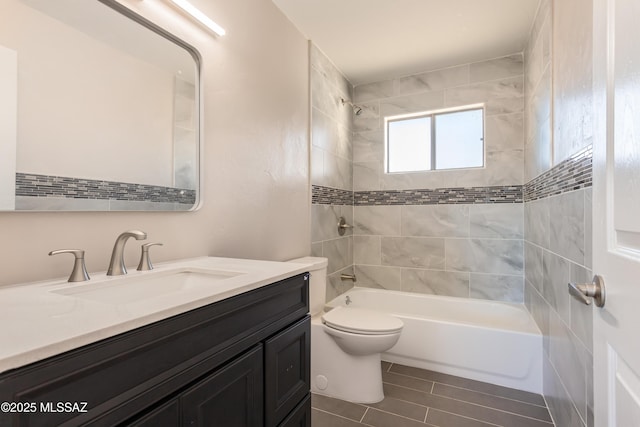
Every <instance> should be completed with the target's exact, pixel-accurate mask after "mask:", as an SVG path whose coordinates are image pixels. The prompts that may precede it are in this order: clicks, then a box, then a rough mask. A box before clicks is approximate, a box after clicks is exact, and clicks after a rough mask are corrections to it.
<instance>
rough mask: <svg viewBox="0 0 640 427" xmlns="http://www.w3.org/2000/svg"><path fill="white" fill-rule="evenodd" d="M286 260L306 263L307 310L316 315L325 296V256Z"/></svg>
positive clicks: (321, 307)
mask: <svg viewBox="0 0 640 427" xmlns="http://www.w3.org/2000/svg"><path fill="white" fill-rule="evenodd" d="M288 262H295V263H296V264H306V265H307V266H308V269H307V271H309V276H310V277H309V312H310V313H311V315H312V316H313V315H316V314H318V313H320V312H321V311H322V309H323V308H324V303H325V298H326V296H327V264H328V261H327V259H326V258H320V257H310V256H309V257H303V258H296V259H292V260H291V261H288Z"/></svg>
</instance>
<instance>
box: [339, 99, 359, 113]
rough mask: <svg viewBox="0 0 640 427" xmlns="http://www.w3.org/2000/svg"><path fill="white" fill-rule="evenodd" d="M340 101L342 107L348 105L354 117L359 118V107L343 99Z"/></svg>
mask: <svg viewBox="0 0 640 427" xmlns="http://www.w3.org/2000/svg"><path fill="white" fill-rule="evenodd" d="M340 101H341V102H342V105H344V104H349V105H350V106H351V108H352V109H353V113H354V114H355V115H356V116H359V115H360V114H362V111H363V110H362V107H360V106H359V105H356V104H354V103H353V102H351V101H349V100H348V99H344V98H340Z"/></svg>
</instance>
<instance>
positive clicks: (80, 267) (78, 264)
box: [49, 249, 90, 282]
mask: <svg viewBox="0 0 640 427" xmlns="http://www.w3.org/2000/svg"><path fill="white" fill-rule="evenodd" d="M58 254H73V255H74V256H75V257H76V260H75V262H74V263H73V270H72V271H71V275H70V276H69V280H67V281H68V282H86V281H87V280H89V279H90V277H89V273H87V268H86V267H85V265H84V251H83V250H82V249H58V250H55V251H51V252H49V256H52V255H58Z"/></svg>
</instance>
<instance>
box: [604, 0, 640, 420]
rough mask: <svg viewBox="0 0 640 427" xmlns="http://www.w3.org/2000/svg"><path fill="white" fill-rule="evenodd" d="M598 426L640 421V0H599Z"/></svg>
mask: <svg viewBox="0 0 640 427" xmlns="http://www.w3.org/2000/svg"><path fill="white" fill-rule="evenodd" d="M593 40H594V68H593V69H594V97H595V98H594V100H595V104H594V105H595V115H594V121H595V128H594V130H595V133H594V146H593V148H594V159H593V172H594V178H593V182H594V187H593V202H594V203H593V209H594V210H593V215H594V221H593V233H594V237H593V268H594V272H595V273H596V274H599V275H601V276H602V277H603V278H604V282H605V285H606V290H607V295H606V302H605V306H604V307H603V308H596V309H595V311H594V393H595V396H594V397H595V402H594V404H595V405H594V414H595V415H594V416H595V425H596V427H638V426H640V1H639V0H594V39H593Z"/></svg>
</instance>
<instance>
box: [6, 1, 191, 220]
mask: <svg viewBox="0 0 640 427" xmlns="http://www.w3.org/2000/svg"><path fill="white" fill-rule="evenodd" d="M2 1H3V13H2V14H0V69H4V68H7V67H6V64H9V68H11V67H14V68H15V69H16V70H17V76H18V78H17V79H15V78H13V79H12V80H13V83H10V82H9V83H8V80H7V79H9V78H10V76H11V74H10V73H4V72H3V73H0V80H1V82H0V86H1V87H5V86H7V85H13V86H12V87H13V88H14V89H15V92H16V93H17V94H18V97H17V99H16V100H14V101H11V102H9V101H7V99H8V98H3V100H4V101H7V102H4V101H3V102H0V114H2V117H1V120H0V134H2V135H5V134H7V135H9V134H10V133H11V132H10V129H11V127H13V128H15V129H16V130H17V131H16V132H15V134H17V135H18V137H17V138H13V141H10V138H7V139H5V138H3V139H2V141H0V153H10V152H11V147H8V148H7V147H5V146H4V145H6V144H12V145H13V149H14V150H15V153H16V154H15V156H10V157H11V159H13V160H14V162H13V163H14V165H13V167H14V168H15V172H14V173H10V174H9V176H5V175H6V174H1V175H2V177H4V179H2V177H0V195H2V194H5V193H7V192H8V191H4V189H7V188H10V186H11V185H15V192H12V194H14V195H15V200H8V201H7V200H0V210H12V209H15V210H72V211H86V210H89V211H107V210H164V211H167V210H191V209H194V207H195V206H196V205H197V196H198V184H199V180H200V178H199V160H198V158H199V144H200V142H199V141H200V134H199V130H200V126H199V114H200V111H199V105H200V103H199V97H198V93H199V89H198V85H199V55H198V53H197V51H195V49H193V48H192V47H191V46H189V45H187V44H186V43H184V42H183V41H181V40H179V39H177V38H176V37H175V36H172V35H171V34H169V33H167V32H166V31H164V30H162V29H161V28H159V27H157V26H156V25H154V24H152V23H150V22H148V21H146V20H145V19H144V18H142V17H140V16H138V15H135V14H134V13H133V12H131V11H130V10H129V9H127V8H126V7H124V6H123V5H121V4H120V3H119V2H117V1H115V0H99V1H78V0H56V1H55V2H52V1H50V0H2ZM141 24H142V25H141ZM11 57H14V58H16V57H17V61H13V62H14V64H13V65H11V61H9V59H10V58H11ZM3 64H4V65H5V66H4V67H3ZM5 104H11V105H8V106H5ZM16 106H17V107H16ZM11 108H12V109H13V110H15V111H17V114H15V116H16V117H15V118H14V119H13V120H9V119H8V117H9V116H10V114H5V113H6V111H9V110H10V109H11ZM7 121H9V122H10V123H9V124H8V125H6V123H7ZM3 123H4V124H5V125H4V126H5V127H7V129H8V130H7V129H3V128H2V126H3ZM3 158H4V156H3ZM5 160H7V158H5ZM0 167H2V168H3V170H6V169H5V168H4V161H3V160H2V159H0ZM11 176H13V179H11ZM9 192H10V191H9ZM7 199H8V197H7ZM5 202H7V203H5Z"/></svg>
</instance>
